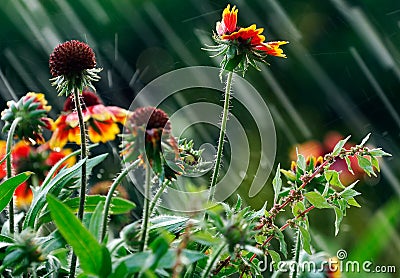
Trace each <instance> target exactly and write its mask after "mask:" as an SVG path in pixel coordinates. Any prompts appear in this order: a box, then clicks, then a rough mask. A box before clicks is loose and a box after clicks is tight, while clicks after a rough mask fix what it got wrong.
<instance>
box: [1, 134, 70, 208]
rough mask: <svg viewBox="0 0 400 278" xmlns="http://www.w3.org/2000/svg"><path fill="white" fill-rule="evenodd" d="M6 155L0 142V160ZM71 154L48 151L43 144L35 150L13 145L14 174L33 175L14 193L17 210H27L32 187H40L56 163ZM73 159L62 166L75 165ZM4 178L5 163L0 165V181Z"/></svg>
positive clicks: (64, 150)
mask: <svg viewBox="0 0 400 278" xmlns="http://www.w3.org/2000/svg"><path fill="white" fill-rule="evenodd" d="M5 153H6V142H5V141H0V159H2V158H3V157H4V155H5ZM70 153H71V150H70V149H63V150H62V151H59V152H56V151H52V150H50V149H49V146H48V144H43V145H41V146H39V147H37V148H35V147H33V146H31V145H28V144H26V143H25V142H24V141H20V142H18V143H17V144H15V145H14V147H13V149H12V150H11V157H12V167H13V169H14V172H15V173H16V174H18V173H22V172H25V171H31V172H33V173H35V175H33V176H31V178H29V179H28V181H26V182H24V183H22V184H21V185H20V186H18V187H17V189H16V190H15V192H14V196H15V205H16V206H17V208H18V209H27V208H28V207H29V205H30V204H31V202H32V199H33V193H32V190H31V185H32V186H40V184H41V183H42V182H43V180H44V179H45V177H46V175H47V173H48V172H49V170H50V169H51V167H53V166H54V165H55V164H56V163H57V162H58V161H60V160H61V159H63V158H64V157H65V156H67V155H69V154H70ZM75 161H76V159H75V157H71V158H69V159H67V160H66V162H65V163H64V166H68V167H69V166H72V165H73V164H74V163H75ZM5 177H6V171H5V162H3V163H2V164H1V165H0V179H3V178H5Z"/></svg>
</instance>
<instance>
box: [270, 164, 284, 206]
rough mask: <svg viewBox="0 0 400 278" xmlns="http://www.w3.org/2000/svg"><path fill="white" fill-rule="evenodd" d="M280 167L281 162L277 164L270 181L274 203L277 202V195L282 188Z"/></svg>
mask: <svg viewBox="0 0 400 278" xmlns="http://www.w3.org/2000/svg"><path fill="white" fill-rule="evenodd" d="M280 169H281V164H278V167H277V168H276V173H275V177H274V179H273V181H272V185H273V187H274V204H276V203H277V201H278V195H279V192H280V191H281V188H282V179H281V172H280Z"/></svg>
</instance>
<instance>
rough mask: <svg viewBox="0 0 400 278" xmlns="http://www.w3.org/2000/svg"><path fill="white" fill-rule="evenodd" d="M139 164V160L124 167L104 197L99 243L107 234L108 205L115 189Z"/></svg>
mask: <svg viewBox="0 0 400 278" xmlns="http://www.w3.org/2000/svg"><path fill="white" fill-rule="evenodd" d="M139 163H140V160H139V159H138V160H136V161H135V162H133V163H132V164H130V165H129V166H128V167H126V168H125V169H124V170H123V171H122V172H121V173H120V174H119V175H118V176H117V178H116V179H115V180H114V182H113V183H112V185H111V187H110V189H109V191H108V193H107V197H106V203H105V205H104V212H103V220H102V223H103V225H102V227H101V237H100V242H102V241H103V240H104V237H105V236H106V232H107V218H108V213H109V210H110V205H111V200H112V197H113V194H114V191H115V189H116V188H117V186H118V185H119V184H120V183H121V181H122V180H123V179H124V178H125V177H126V175H128V173H129V172H130V171H131V170H132V169H134V168H136V167H137V166H138V165H139Z"/></svg>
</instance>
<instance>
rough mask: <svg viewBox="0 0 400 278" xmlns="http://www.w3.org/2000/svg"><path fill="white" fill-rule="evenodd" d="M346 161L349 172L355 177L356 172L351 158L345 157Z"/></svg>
mask: <svg viewBox="0 0 400 278" xmlns="http://www.w3.org/2000/svg"><path fill="white" fill-rule="evenodd" d="M344 160H345V161H346V164H347V169H348V170H349V172H350V173H352V174H353V175H354V171H353V168H351V161H350V158H349V157H348V156H345V157H344Z"/></svg>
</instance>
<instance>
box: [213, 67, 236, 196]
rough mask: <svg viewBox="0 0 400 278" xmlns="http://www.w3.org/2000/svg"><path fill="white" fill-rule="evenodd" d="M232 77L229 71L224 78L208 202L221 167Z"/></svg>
mask: <svg viewBox="0 0 400 278" xmlns="http://www.w3.org/2000/svg"><path fill="white" fill-rule="evenodd" d="M232 77H233V72H232V71H230V72H229V73H228V76H227V78H226V87H225V99H224V110H223V112H222V121H221V129H220V132H219V139H218V148H217V157H216V159H215V165H214V171H213V174H212V178H211V185H210V193H209V196H208V201H213V200H214V194H215V185H216V184H217V179H218V175H219V169H220V166H221V159H222V153H223V150H224V139H225V133H226V124H227V122H228V116H229V100H230V96H231V87H232Z"/></svg>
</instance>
